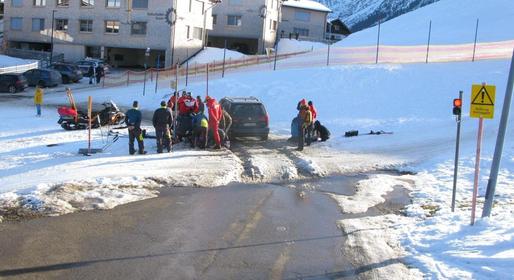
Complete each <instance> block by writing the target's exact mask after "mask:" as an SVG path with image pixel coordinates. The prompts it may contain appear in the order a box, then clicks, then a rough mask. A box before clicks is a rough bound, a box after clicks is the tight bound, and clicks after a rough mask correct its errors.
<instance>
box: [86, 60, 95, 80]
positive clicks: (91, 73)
mask: <svg viewBox="0 0 514 280" xmlns="http://www.w3.org/2000/svg"><path fill="white" fill-rule="evenodd" d="M87 75H88V76H89V84H90V85H91V84H93V79H95V68H94V67H93V65H89V68H88V69H87Z"/></svg>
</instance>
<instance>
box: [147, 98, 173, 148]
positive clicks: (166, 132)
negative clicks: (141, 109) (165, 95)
mask: <svg viewBox="0 0 514 280" xmlns="http://www.w3.org/2000/svg"><path fill="white" fill-rule="evenodd" d="M152 124H153V127H154V128H155V138H156V140H157V153H159V154H160V153H162V150H163V147H166V150H167V151H168V153H169V152H171V131H170V128H171V125H172V124H173V115H172V113H171V110H170V109H169V108H167V107H166V101H161V108H159V109H157V110H155V112H154V113H153V118H152Z"/></svg>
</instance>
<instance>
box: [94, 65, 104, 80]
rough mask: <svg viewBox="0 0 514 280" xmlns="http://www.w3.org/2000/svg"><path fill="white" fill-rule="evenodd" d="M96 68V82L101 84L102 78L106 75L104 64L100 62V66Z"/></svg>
mask: <svg viewBox="0 0 514 280" xmlns="http://www.w3.org/2000/svg"><path fill="white" fill-rule="evenodd" d="M95 70H96V83H97V84H99V83H100V80H101V79H102V77H103V76H104V67H103V66H102V65H100V64H98V66H96V69H95Z"/></svg>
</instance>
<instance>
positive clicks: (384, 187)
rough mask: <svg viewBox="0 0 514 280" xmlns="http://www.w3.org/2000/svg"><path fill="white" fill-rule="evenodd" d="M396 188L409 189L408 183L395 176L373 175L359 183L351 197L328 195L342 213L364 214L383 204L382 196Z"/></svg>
mask: <svg viewBox="0 0 514 280" xmlns="http://www.w3.org/2000/svg"><path fill="white" fill-rule="evenodd" d="M396 186H401V187H403V188H406V189H410V188H411V186H410V184H409V183H408V182H405V181H403V180H399V179H398V177H397V176H391V175H373V176H372V177H371V178H369V179H366V180H362V181H359V183H358V184H357V185H356V186H355V188H356V192H355V194H354V195H352V196H346V195H336V194H330V196H331V197H332V198H333V199H334V200H335V201H337V203H338V204H339V207H340V208H341V211H342V212H343V213H352V214H358V213H366V212H367V211H368V209H369V208H371V207H374V206H376V205H378V204H380V203H383V202H385V198H384V196H385V195H386V194H387V193H389V192H391V191H393V189H394V188H395V187H396Z"/></svg>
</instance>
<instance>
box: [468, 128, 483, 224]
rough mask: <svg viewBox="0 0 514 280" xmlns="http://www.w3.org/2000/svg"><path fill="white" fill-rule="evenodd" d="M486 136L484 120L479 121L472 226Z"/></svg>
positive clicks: (472, 201)
mask: <svg viewBox="0 0 514 280" xmlns="http://www.w3.org/2000/svg"><path fill="white" fill-rule="evenodd" d="M483 134H484V118H480V119H479V120H478V140H477V153H476V157H475V178H474V181H473V198H472V200H471V225H474V224H475V211H476V207H477V194H478V180H479V175H480V152H481V150H482V136H483Z"/></svg>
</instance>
